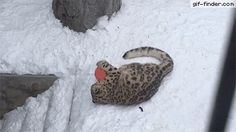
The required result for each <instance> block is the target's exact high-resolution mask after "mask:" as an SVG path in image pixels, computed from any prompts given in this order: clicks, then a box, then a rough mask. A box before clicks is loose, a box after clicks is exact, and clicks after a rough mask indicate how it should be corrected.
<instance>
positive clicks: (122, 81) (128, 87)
mask: <svg viewBox="0 0 236 132" xmlns="http://www.w3.org/2000/svg"><path fill="white" fill-rule="evenodd" d="M137 57H153V58H155V59H158V60H159V61H160V63H159V64H158V63H144V64H141V63H131V64H125V65H122V66H120V67H119V68H117V67H114V66H113V65H111V64H110V63H108V62H107V61H106V60H101V61H98V62H97V64H96V65H97V67H99V68H102V69H103V70H104V71H105V72H106V77H105V79H104V80H100V81H97V82H96V83H95V84H93V85H92V86H91V95H92V102H93V103H97V104H114V105H116V104H117V105H133V104H139V103H142V102H144V101H147V100H149V99H150V98H151V97H152V96H153V95H154V94H155V93H156V92H157V91H158V89H159V86H160V84H161V81H162V80H163V78H164V77H165V76H166V75H167V74H168V73H170V72H171V71H172V70H173V67H174V63H173V60H172V58H171V57H170V56H169V55H168V54H167V53H166V52H164V51H162V50H160V49H157V48H153V47H139V48H135V49H132V50H129V51H127V52H126V53H125V54H124V55H123V58H124V59H132V58H137Z"/></svg>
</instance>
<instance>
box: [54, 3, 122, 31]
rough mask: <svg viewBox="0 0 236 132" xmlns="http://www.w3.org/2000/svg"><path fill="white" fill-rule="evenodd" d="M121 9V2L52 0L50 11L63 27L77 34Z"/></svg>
mask: <svg viewBox="0 0 236 132" xmlns="http://www.w3.org/2000/svg"><path fill="white" fill-rule="evenodd" d="M120 7H121V0H53V3H52V9H53V13H54V15H55V17H56V18H58V19H59V20H60V21H61V22H62V24H63V25H64V26H68V27H69V28H70V29H73V30H75V31H78V32H85V31H86V30H87V29H91V28H92V27H93V26H94V25H95V24H96V23H97V18H98V17H101V16H104V15H107V16H108V17H109V18H110V17H111V15H112V14H113V13H114V12H117V11H118V10H119V9H120Z"/></svg>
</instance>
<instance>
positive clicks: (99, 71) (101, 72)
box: [95, 67, 106, 81]
mask: <svg viewBox="0 0 236 132" xmlns="http://www.w3.org/2000/svg"><path fill="white" fill-rule="evenodd" d="M95 77H96V79H97V80H98V81H101V80H105V78H106V72H105V71H104V70H103V69H102V68H100V67H97V68H96V70H95Z"/></svg>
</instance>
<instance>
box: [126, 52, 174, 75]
mask: <svg viewBox="0 0 236 132" xmlns="http://www.w3.org/2000/svg"><path fill="white" fill-rule="evenodd" d="M137 57H153V58H156V59H158V60H159V61H160V62H161V63H160V65H159V66H160V68H161V69H162V71H163V73H164V75H166V74H168V73H169V72H171V71H172V70H173V67H174V62H173V60H172V58H171V57H170V56H169V55H168V54H167V53H166V52H165V51H162V50H160V49H157V48H153V47H139V48H135V49H132V50H129V51H127V52H126V53H125V54H124V55H123V58H124V59H132V58H137Z"/></svg>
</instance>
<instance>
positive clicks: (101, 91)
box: [91, 83, 110, 104]
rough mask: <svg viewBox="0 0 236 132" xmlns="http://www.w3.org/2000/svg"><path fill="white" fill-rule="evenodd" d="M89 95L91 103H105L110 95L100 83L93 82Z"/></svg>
mask: <svg viewBox="0 0 236 132" xmlns="http://www.w3.org/2000/svg"><path fill="white" fill-rule="evenodd" d="M91 95H92V101H93V103H99V104H106V103H109V100H110V96H109V93H108V91H107V89H106V88H105V87H104V86H103V85H101V84H97V83H96V84H93V85H92V87H91Z"/></svg>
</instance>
